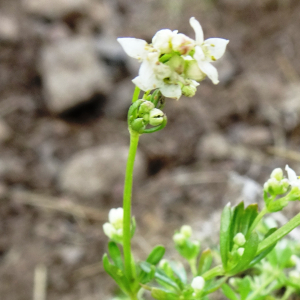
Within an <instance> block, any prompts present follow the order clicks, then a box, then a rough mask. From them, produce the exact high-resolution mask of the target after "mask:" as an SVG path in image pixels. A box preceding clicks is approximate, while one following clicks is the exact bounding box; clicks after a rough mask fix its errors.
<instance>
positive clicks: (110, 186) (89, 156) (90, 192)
mask: <svg viewBox="0 0 300 300" xmlns="http://www.w3.org/2000/svg"><path fill="white" fill-rule="evenodd" d="M127 156H128V147H127V146H120V145H109V146H100V147H97V148H92V149H87V150H83V151H81V152H78V153H76V154H75V155H74V156H73V157H71V158H70V159H69V160H68V161H67V162H66V163H65V164H64V166H63V167H62V170H61V174H60V180H59V183H60V186H61V189H62V190H63V191H65V192H67V193H70V194H72V195H76V196H78V197H82V198H92V197H97V196H99V195H100V196H101V195H108V194H110V195H111V194H112V193H113V190H114V188H118V187H119V186H120V183H123V181H124V175H125V167H126V161H127ZM145 172H146V163H145V160H144V158H143V156H142V154H141V153H140V152H137V156H136V160H135V166H134V177H135V179H136V180H140V179H141V178H143V177H144V176H145Z"/></svg>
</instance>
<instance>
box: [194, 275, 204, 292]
mask: <svg viewBox="0 0 300 300" xmlns="http://www.w3.org/2000/svg"><path fill="white" fill-rule="evenodd" d="M204 285H205V280H204V278H203V277H202V276H197V277H195V278H194V279H193V281H192V284H191V286H192V288H193V289H194V290H196V291H201V290H203V288H204Z"/></svg>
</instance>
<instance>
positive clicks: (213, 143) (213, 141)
mask: <svg viewBox="0 0 300 300" xmlns="http://www.w3.org/2000/svg"><path fill="white" fill-rule="evenodd" d="M196 151H197V156H198V157H200V158H202V159H209V160H214V159H224V158H227V157H228V156H229V155H230V145H229V143H228V141H227V140H226V139H225V137H224V136H223V135H222V134H220V133H217V132H212V133H208V134H206V135H204V136H203V137H202V138H201V140H200V142H199V144H198V145H197V150H196Z"/></svg>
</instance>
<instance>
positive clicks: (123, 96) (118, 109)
mask: <svg viewBox="0 0 300 300" xmlns="http://www.w3.org/2000/svg"><path fill="white" fill-rule="evenodd" d="M133 91H134V85H133V83H132V82H131V80H130V79H124V80H123V81H121V82H118V84H117V85H116V87H115V89H114V90H113V91H112V92H111V94H110V95H109V98H108V101H107V103H106V106H105V108H104V113H105V115H106V116H108V117H113V118H116V119H122V118H124V117H125V116H126V115H127V112H128V108H129V106H130V104H131V98H132V94H133Z"/></svg>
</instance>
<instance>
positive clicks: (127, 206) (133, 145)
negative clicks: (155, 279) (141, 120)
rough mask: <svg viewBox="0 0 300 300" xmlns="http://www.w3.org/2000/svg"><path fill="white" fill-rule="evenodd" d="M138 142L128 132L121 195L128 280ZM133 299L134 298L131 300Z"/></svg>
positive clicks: (136, 136)
mask: <svg viewBox="0 0 300 300" xmlns="http://www.w3.org/2000/svg"><path fill="white" fill-rule="evenodd" d="M138 142H139V134H138V133H136V132H130V146H129V154H128V159H127V166H126V174H125V183H124V194H123V210H124V217H123V250H124V263H125V273H126V275H127V277H128V279H129V280H132V279H133V274H132V268H131V228H130V225H131V194H132V176H133V166H134V160H135V155H136V150H137V147H138ZM133 299H135V298H133Z"/></svg>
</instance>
